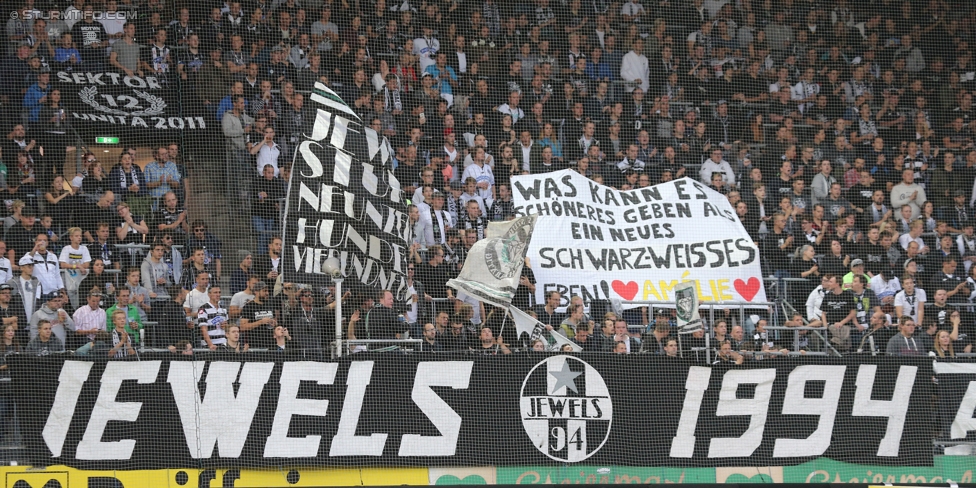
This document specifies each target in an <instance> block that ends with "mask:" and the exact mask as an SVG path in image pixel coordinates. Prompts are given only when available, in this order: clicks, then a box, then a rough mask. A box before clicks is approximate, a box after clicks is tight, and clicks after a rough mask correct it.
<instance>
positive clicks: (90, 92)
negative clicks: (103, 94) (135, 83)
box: [78, 86, 166, 117]
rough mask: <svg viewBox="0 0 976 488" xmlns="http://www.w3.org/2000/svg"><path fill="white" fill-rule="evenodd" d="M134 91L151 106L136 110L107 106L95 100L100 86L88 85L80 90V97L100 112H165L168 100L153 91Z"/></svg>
mask: <svg viewBox="0 0 976 488" xmlns="http://www.w3.org/2000/svg"><path fill="white" fill-rule="evenodd" d="M132 92H133V93H135V94H136V96H137V97H139V98H141V99H143V100H145V101H146V102H148V103H149V108H146V109H140V110H138V111H135V112H126V111H124V110H119V109H117V108H112V107H106V106H104V105H102V104H100V103H98V101H97V100H95V97H96V96H97V95H98V88H96V87H94V86H88V87H85V88H82V89H81V90H80V91H78V99H79V100H81V101H82V102H84V103H86V104H88V105H91V106H92V108H94V109H95V110H98V111H99V112H105V113H109V114H115V115H137V116H143V117H146V116H152V115H163V114H164V110H165V109H166V100H163V98H162V97H158V96H156V95H153V94H152V93H149V92H145V91H141V90H132Z"/></svg>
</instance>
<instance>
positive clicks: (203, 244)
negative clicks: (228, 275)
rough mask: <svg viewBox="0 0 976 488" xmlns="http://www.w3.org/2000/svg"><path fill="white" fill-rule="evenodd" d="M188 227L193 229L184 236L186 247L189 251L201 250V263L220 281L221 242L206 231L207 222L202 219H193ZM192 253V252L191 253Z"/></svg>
mask: <svg viewBox="0 0 976 488" xmlns="http://www.w3.org/2000/svg"><path fill="white" fill-rule="evenodd" d="M190 229H191V230H192V231H193V232H192V233H191V234H190V235H189V236H187V238H186V247H185V248H186V249H190V250H191V252H192V251H193V250H194V249H202V250H203V261H202V263H201V264H202V265H203V266H206V267H207V268H209V269H210V270H211V274H213V277H214V278H216V280H217V281H220V277H221V276H223V275H222V274H221V266H220V260H221V258H222V257H223V254H222V253H221V249H222V247H223V246H222V244H221V242H220V239H218V238H217V236H215V235H213V234H211V233H210V232H208V231H207V224H206V223H205V222H203V221H202V220H195V221H193V222H191V223H190ZM191 255H192V254H191Z"/></svg>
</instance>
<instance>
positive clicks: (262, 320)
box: [241, 281, 278, 349]
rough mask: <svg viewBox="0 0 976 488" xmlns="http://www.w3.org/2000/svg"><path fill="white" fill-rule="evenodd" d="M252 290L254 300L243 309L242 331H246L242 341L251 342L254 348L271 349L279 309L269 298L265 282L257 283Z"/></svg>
mask: <svg viewBox="0 0 976 488" xmlns="http://www.w3.org/2000/svg"><path fill="white" fill-rule="evenodd" d="M251 290H252V291H253V292H254V300H251V301H250V302H247V304H246V305H244V308H242V309H241V331H242V332H244V337H242V338H241V342H244V343H246V344H249V345H250V346H251V348H252V349H254V348H259V349H270V348H271V346H273V345H274V328H275V326H276V325H278V320H277V317H278V311H277V310H276V309H275V307H274V306H273V305H272V303H271V300H268V295H269V291H268V285H267V284H266V283H265V282H263V281H259V282H257V283H255V284H254V286H253V287H252V288H251Z"/></svg>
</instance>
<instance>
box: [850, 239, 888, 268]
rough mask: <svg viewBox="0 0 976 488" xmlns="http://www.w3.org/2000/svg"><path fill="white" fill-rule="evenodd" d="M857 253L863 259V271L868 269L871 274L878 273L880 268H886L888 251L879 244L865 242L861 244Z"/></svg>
mask: <svg viewBox="0 0 976 488" xmlns="http://www.w3.org/2000/svg"><path fill="white" fill-rule="evenodd" d="M857 255H858V257H859V258H861V260H862V261H864V271H868V272H870V273H871V274H878V273H880V272H881V270H882V269H885V268H888V267H889V266H888V264H887V261H888V252H887V251H885V248H884V247H882V246H881V244H871V243H870V242H865V243H864V244H861V248H860V249H858V251H857Z"/></svg>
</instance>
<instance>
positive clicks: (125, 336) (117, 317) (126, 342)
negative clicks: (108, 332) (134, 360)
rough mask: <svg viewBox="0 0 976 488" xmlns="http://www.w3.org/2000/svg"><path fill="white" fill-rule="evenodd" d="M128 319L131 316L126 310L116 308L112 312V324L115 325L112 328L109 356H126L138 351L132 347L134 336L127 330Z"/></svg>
mask: <svg viewBox="0 0 976 488" xmlns="http://www.w3.org/2000/svg"><path fill="white" fill-rule="evenodd" d="M128 321H129V316H128V315H127V314H126V313H125V310H123V309H116V310H115V311H114V312H112V325H114V326H115V327H114V328H113V329H112V349H110V350H109V351H108V357H110V358H124V357H126V356H129V355H134V354H135V353H136V350H135V349H134V348H133V347H132V338H131V337H129V332H128V331H127V330H126V323H127V322H128Z"/></svg>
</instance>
